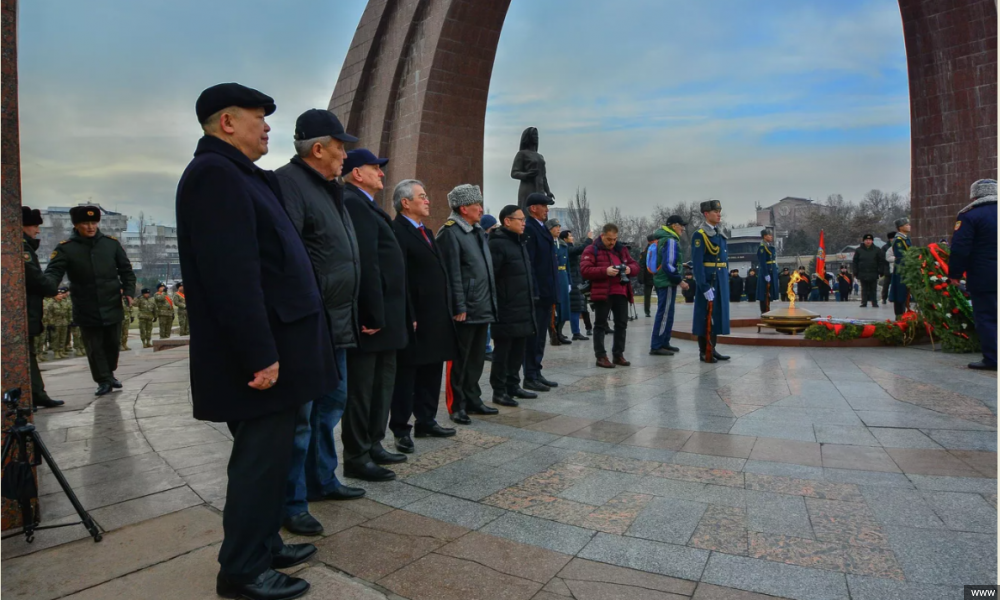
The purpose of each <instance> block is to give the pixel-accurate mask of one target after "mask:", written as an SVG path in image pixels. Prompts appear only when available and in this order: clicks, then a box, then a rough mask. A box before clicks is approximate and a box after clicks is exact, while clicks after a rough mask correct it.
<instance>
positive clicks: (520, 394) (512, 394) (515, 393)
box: [507, 387, 538, 400]
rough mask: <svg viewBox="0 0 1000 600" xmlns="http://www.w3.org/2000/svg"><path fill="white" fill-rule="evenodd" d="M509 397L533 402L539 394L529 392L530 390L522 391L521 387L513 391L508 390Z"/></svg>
mask: <svg viewBox="0 0 1000 600" xmlns="http://www.w3.org/2000/svg"><path fill="white" fill-rule="evenodd" d="M507 395H508V396H510V397H511V398H525V399H527V400H531V399H534V398H537V397H538V394H536V393H534V392H529V391H528V390H522V389H521V388H519V387H516V388H514V389H513V390H507Z"/></svg>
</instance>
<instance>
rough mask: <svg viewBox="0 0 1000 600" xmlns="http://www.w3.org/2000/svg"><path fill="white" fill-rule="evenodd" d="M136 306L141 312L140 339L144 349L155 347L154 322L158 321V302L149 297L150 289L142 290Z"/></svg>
mask: <svg viewBox="0 0 1000 600" xmlns="http://www.w3.org/2000/svg"><path fill="white" fill-rule="evenodd" d="M135 306H136V308H137V309H138V310H139V339H140V340H142V347H143V348H152V347H153V321H155V320H156V302H155V301H154V300H153V298H152V296H150V295H149V288H142V291H141V292H139V297H138V298H136V301H135Z"/></svg>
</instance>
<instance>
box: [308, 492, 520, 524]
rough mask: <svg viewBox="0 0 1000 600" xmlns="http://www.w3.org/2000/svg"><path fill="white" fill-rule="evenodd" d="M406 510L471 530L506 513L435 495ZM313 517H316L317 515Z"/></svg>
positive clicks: (410, 505)
mask: <svg viewBox="0 0 1000 600" xmlns="http://www.w3.org/2000/svg"><path fill="white" fill-rule="evenodd" d="M406 510H407V511H409V512H414V513H417V514H418V515H423V516H425V517H430V518H432V519H438V520H440V521H445V522H447V523H452V524H454V525H459V526H461V527H467V528H469V529H479V528H480V527H482V526H484V525H486V524H487V523H489V522H491V521H493V520H495V519H497V518H499V517H501V516H503V515H504V513H505V512H506V511H504V510H502V509H499V508H495V507H492V506H484V505H482V504H479V503H478V502H471V501H469V500H463V499H461V498H455V497H453V496H446V495H444V494H433V495H431V496H427V497H426V498H423V499H421V500H417V501H416V502H414V503H413V504H408V505H406ZM313 516H316V515H315V513H314V514H313ZM317 518H319V517H317ZM324 525H325V523H324Z"/></svg>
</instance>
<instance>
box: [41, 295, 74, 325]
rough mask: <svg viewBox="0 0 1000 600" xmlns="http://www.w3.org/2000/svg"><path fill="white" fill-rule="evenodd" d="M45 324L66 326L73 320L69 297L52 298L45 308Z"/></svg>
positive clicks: (71, 302)
mask: <svg viewBox="0 0 1000 600" xmlns="http://www.w3.org/2000/svg"><path fill="white" fill-rule="evenodd" d="M45 318H46V320H47V321H48V323H47V325H54V326H56V327H66V326H68V325H69V324H70V323H71V322H72V321H73V301H72V300H70V299H69V298H64V299H62V300H53V301H52V303H51V304H49V305H48V307H46V309H45Z"/></svg>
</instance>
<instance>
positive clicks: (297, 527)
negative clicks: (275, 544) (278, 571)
mask: <svg viewBox="0 0 1000 600" xmlns="http://www.w3.org/2000/svg"><path fill="white" fill-rule="evenodd" d="M283 525H284V526H285V529H287V530H288V531H291V532H292V533H294V534H296V535H319V534H321V533H323V524H322V523H320V522H319V521H317V520H316V517H314V516H312V515H311V514H309V513H308V512H301V513H299V514H297V515H294V516H291V517H288V518H287V519H285V522H284V523H283ZM285 548H288V546H287V545H286V546H285ZM313 550H314V551H315V548H314V549H313ZM281 568H284V567H281Z"/></svg>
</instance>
